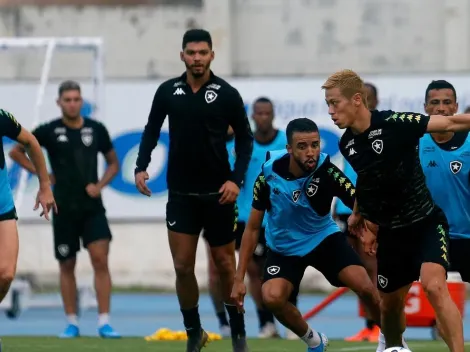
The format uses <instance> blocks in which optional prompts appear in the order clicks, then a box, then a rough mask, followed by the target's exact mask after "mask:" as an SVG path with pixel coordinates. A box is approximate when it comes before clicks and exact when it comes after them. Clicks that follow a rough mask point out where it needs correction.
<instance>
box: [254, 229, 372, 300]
mask: <svg viewBox="0 0 470 352" xmlns="http://www.w3.org/2000/svg"><path fill="white" fill-rule="evenodd" d="M351 265H358V266H363V264H362V262H361V260H360V259H359V257H358V255H357V253H356V252H355V251H354V249H353V248H352V246H351V245H350V244H349V242H348V240H347V238H346V236H344V234H343V233H341V232H336V233H334V234H332V235H330V236H328V237H327V238H326V239H325V240H324V241H323V242H322V243H320V245H319V246H318V247H316V248H315V249H314V250H313V251H311V252H310V253H309V254H307V255H306V256H304V257H297V256H284V255H282V254H279V253H276V252H273V251H271V250H269V249H268V251H267V258H266V264H265V269H264V270H263V282H266V281H269V280H271V279H276V278H283V279H285V280H287V281H289V282H290V283H292V285H293V286H294V291H293V292H292V295H291V297H293V296H296V295H297V294H298V292H299V287H300V282H301V281H302V278H303V276H304V272H305V269H307V267H309V266H311V267H313V268H315V269H317V270H318V271H320V272H321V273H322V274H323V275H324V276H325V278H326V279H327V280H328V281H329V282H330V284H332V285H333V286H336V287H342V286H344V285H343V283H342V282H341V281H340V280H339V278H338V275H339V273H340V272H341V271H342V270H343V269H344V268H346V267H348V266H351Z"/></svg>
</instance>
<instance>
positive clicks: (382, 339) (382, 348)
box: [375, 329, 409, 352]
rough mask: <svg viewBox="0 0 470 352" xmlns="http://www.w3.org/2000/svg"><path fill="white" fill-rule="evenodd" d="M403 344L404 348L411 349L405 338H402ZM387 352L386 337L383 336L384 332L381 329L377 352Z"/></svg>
mask: <svg viewBox="0 0 470 352" xmlns="http://www.w3.org/2000/svg"><path fill="white" fill-rule="evenodd" d="M401 343H402V345H403V347H405V348H406V349H407V350H408V349H409V347H408V345H407V343H406V341H405V338H404V337H402V340H401ZM385 350H386V348H385V336H384V334H382V331H380V329H379V343H378V345H377V349H376V350H375V352H384V351H385Z"/></svg>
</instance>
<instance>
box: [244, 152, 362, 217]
mask: <svg viewBox="0 0 470 352" xmlns="http://www.w3.org/2000/svg"><path fill="white" fill-rule="evenodd" d="M289 159H290V156H289V155H285V156H284V157H282V158H281V159H279V160H276V161H275V162H274V164H273V170H274V171H275V172H276V173H277V174H278V175H279V176H280V177H282V178H284V179H286V180H293V179H295V178H296V177H295V176H293V175H292V174H291V173H290V172H289ZM272 192H273V193H274V194H276V193H275V192H276V190H275V189H273V190H272ZM306 193H307V197H308V200H309V203H310V205H311V207H312V209H313V210H314V211H315V212H316V213H317V214H318V215H319V216H325V215H327V214H328V213H330V211H331V202H332V201H333V197H338V198H339V199H341V201H342V202H343V203H344V204H345V205H346V206H347V207H349V208H351V209H352V208H353V206H354V200H355V189H354V185H353V183H352V182H351V180H350V179H349V178H348V177H347V176H346V175H345V174H344V173H343V172H342V171H341V170H340V169H339V168H338V167H337V166H336V165H335V164H333V163H332V162H331V161H330V157H329V156H328V157H327V158H326V160H325V161H324V162H323V164H321V165H320V166H319V167H318V169H316V170H315V172H314V173H313V177H312V180H311V181H310V184H309V185H308V187H307V190H306ZM271 196H272V195H271V189H270V187H269V185H268V183H267V182H266V179H265V177H264V175H263V172H261V173H260V174H259V176H258V178H257V179H256V182H255V185H254V187H253V203H252V207H253V208H254V209H256V210H260V211H263V210H270V209H271V200H270V199H271Z"/></svg>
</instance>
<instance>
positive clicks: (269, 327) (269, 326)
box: [258, 322, 279, 339]
mask: <svg viewBox="0 0 470 352" xmlns="http://www.w3.org/2000/svg"><path fill="white" fill-rule="evenodd" d="M278 337H279V333H278V332H277V328H276V324H273V323H271V322H269V323H266V324H264V326H263V327H262V328H261V329H260V332H259V335H258V338H260V339H273V338H278Z"/></svg>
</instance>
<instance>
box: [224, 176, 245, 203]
mask: <svg viewBox="0 0 470 352" xmlns="http://www.w3.org/2000/svg"><path fill="white" fill-rule="evenodd" d="M219 193H221V194H222V195H221V196H220V199H219V203H220V204H232V203H235V201H236V200H237V197H238V193H240V188H238V186H237V185H236V184H235V183H234V182H232V181H227V182H225V183H224V184H223V185H222V187H220V189H219Z"/></svg>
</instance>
